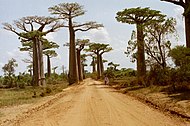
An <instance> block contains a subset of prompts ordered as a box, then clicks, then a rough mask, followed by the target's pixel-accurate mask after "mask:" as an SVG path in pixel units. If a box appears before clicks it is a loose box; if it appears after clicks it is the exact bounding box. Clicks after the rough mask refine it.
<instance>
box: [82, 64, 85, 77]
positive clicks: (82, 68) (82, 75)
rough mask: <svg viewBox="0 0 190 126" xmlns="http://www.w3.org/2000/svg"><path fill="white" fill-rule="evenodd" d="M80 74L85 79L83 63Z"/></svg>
mask: <svg viewBox="0 0 190 126" xmlns="http://www.w3.org/2000/svg"><path fill="white" fill-rule="evenodd" d="M82 76H83V79H85V78H86V77H85V70H84V65H82Z"/></svg>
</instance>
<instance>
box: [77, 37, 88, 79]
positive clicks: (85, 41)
mask: <svg viewBox="0 0 190 126" xmlns="http://www.w3.org/2000/svg"><path fill="white" fill-rule="evenodd" d="M88 44H89V39H83V40H82V39H77V40H76V46H77V47H76V51H77V63H78V75H79V81H82V80H83V72H84V71H83V64H82V63H81V62H82V61H81V51H82V50H83V49H84V47H85V46H87V45H88ZM83 59H84V57H83Z"/></svg>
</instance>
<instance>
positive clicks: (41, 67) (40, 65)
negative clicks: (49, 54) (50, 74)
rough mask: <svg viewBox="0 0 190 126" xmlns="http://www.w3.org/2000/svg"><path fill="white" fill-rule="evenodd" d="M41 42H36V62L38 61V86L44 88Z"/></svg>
mask: <svg viewBox="0 0 190 126" xmlns="http://www.w3.org/2000/svg"><path fill="white" fill-rule="evenodd" d="M42 46H43V45H42V42H41V41H39V40H38V50H39V51H38V56H39V58H38V61H39V75H40V76H39V81H40V85H41V86H43V87H45V86H46V83H45V75H44V62H43V47H42Z"/></svg>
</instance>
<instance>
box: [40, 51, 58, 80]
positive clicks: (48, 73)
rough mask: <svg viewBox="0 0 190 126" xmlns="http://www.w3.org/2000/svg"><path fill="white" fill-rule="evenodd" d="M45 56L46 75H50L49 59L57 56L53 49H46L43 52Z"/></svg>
mask: <svg viewBox="0 0 190 126" xmlns="http://www.w3.org/2000/svg"><path fill="white" fill-rule="evenodd" d="M43 53H44V55H46V56H47V77H50V76H51V61H50V59H51V58H53V57H56V56H57V53H56V52H55V50H46V51H44V52H43Z"/></svg>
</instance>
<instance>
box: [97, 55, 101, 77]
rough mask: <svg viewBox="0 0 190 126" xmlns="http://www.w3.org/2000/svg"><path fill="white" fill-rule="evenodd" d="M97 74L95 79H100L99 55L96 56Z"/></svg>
mask: <svg viewBox="0 0 190 126" xmlns="http://www.w3.org/2000/svg"><path fill="white" fill-rule="evenodd" d="M97 73H98V76H97V79H100V77H101V70H100V55H99V54H97Z"/></svg>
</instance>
